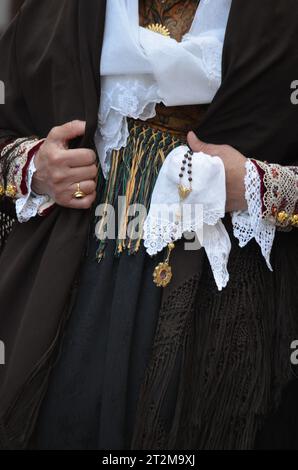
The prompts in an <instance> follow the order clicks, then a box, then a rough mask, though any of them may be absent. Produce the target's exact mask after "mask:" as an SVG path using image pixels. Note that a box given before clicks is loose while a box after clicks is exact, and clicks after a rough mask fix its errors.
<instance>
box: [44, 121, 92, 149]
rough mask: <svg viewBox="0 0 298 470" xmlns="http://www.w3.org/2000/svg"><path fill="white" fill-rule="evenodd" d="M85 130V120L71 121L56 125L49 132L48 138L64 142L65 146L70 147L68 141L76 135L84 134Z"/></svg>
mask: <svg viewBox="0 0 298 470" xmlns="http://www.w3.org/2000/svg"><path fill="white" fill-rule="evenodd" d="M85 130H86V122H85V121H79V120H76V121H71V122H67V123H66V124H63V125H62V126H57V127H54V128H53V129H52V130H51V132H50V133H49V136H48V138H49V139H50V140H53V141H55V142H57V143H59V144H62V146H63V147H68V142H69V141H70V140H73V139H75V138H76V137H81V136H83V135H84V134H85Z"/></svg>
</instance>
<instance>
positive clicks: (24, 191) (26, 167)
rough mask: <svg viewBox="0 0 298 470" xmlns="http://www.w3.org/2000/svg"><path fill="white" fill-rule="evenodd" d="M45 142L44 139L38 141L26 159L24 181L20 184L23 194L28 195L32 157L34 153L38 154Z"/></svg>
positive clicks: (23, 172)
mask: <svg viewBox="0 0 298 470" xmlns="http://www.w3.org/2000/svg"><path fill="white" fill-rule="evenodd" d="M43 143H44V140H42V141H41V142H38V143H37V144H36V145H35V146H34V147H32V148H31V149H30V150H29V152H28V155H27V161H26V163H25V165H24V167H23V170H22V181H21V185H20V190H21V193H22V194H23V196H26V194H28V188H27V184H26V176H27V170H28V168H29V165H30V162H31V160H32V158H33V157H34V155H35V154H36V152H37V151H38V150H39V148H40V147H41V145H42V144H43Z"/></svg>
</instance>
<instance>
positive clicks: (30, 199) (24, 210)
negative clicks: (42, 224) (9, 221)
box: [16, 157, 52, 223]
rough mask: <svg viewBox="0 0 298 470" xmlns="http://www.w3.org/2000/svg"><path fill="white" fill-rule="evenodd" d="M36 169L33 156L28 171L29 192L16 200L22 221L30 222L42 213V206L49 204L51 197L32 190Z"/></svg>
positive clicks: (18, 214) (17, 211) (19, 217)
mask: <svg viewBox="0 0 298 470" xmlns="http://www.w3.org/2000/svg"><path fill="white" fill-rule="evenodd" d="M35 171H36V168H35V165H34V157H33V158H32V160H31V162H30V165H29V167H28V171H27V180H26V182H27V188H28V193H27V194H26V195H25V196H22V197H20V198H19V199H17V200H16V214H17V218H18V221H19V222H20V223H24V222H28V220H30V219H31V218H32V217H36V215H38V214H40V211H41V208H42V207H44V206H45V205H47V206H48V207H49V206H51V205H52V204H49V203H50V201H51V199H50V197H49V196H47V195H37V194H35V193H33V191H32V190H31V185H32V178H33V175H34V173H35Z"/></svg>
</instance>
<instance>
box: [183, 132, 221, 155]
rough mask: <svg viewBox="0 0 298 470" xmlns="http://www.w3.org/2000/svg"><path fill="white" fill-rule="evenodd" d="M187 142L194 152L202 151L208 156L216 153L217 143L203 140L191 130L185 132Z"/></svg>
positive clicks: (217, 150)
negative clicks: (208, 142)
mask: <svg viewBox="0 0 298 470" xmlns="http://www.w3.org/2000/svg"><path fill="white" fill-rule="evenodd" d="M187 143H188V145H189V147H190V148H191V150H193V151H194V152H203V153H206V154H207V155H210V156H216V155H218V152H219V145H213V144H207V143H206V142H203V141H202V140H200V139H199V138H198V137H197V136H196V134H195V133H194V132H192V131H191V132H189V133H188V134H187Z"/></svg>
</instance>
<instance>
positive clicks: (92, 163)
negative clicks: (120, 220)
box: [32, 121, 98, 209]
mask: <svg viewBox="0 0 298 470" xmlns="http://www.w3.org/2000/svg"><path fill="white" fill-rule="evenodd" d="M85 128H86V123H85V122H83V121H72V122H69V123H67V124H64V125H63V126H58V127H54V128H53V129H52V130H51V132H50V133H49V135H48V137H47V139H46V140H45V142H44V143H43V144H42V146H41V147H40V149H39V150H38V152H37V154H36V155H35V159H34V163H35V167H36V173H35V174H34V176H33V181H32V189H33V191H35V192H36V193H38V194H47V195H49V196H50V197H51V198H52V199H53V200H54V201H55V202H56V203H57V204H59V205H60V206H63V207H69V208H72V209H89V208H90V207H91V206H92V204H93V202H94V200H95V198H96V179H97V174H98V168H97V166H96V154H95V152H94V151H93V150H90V149H69V148H68V142H69V141H70V140H72V139H74V138H76V137H79V136H82V135H84V133H85ZM78 183H79V184H80V189H81V191H83V192H84V193H85V194H86V197H84V198H83V199H75V198H74V193H75V192H76V191H77V189H78V188H77V185H78Z"/></svg>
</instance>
